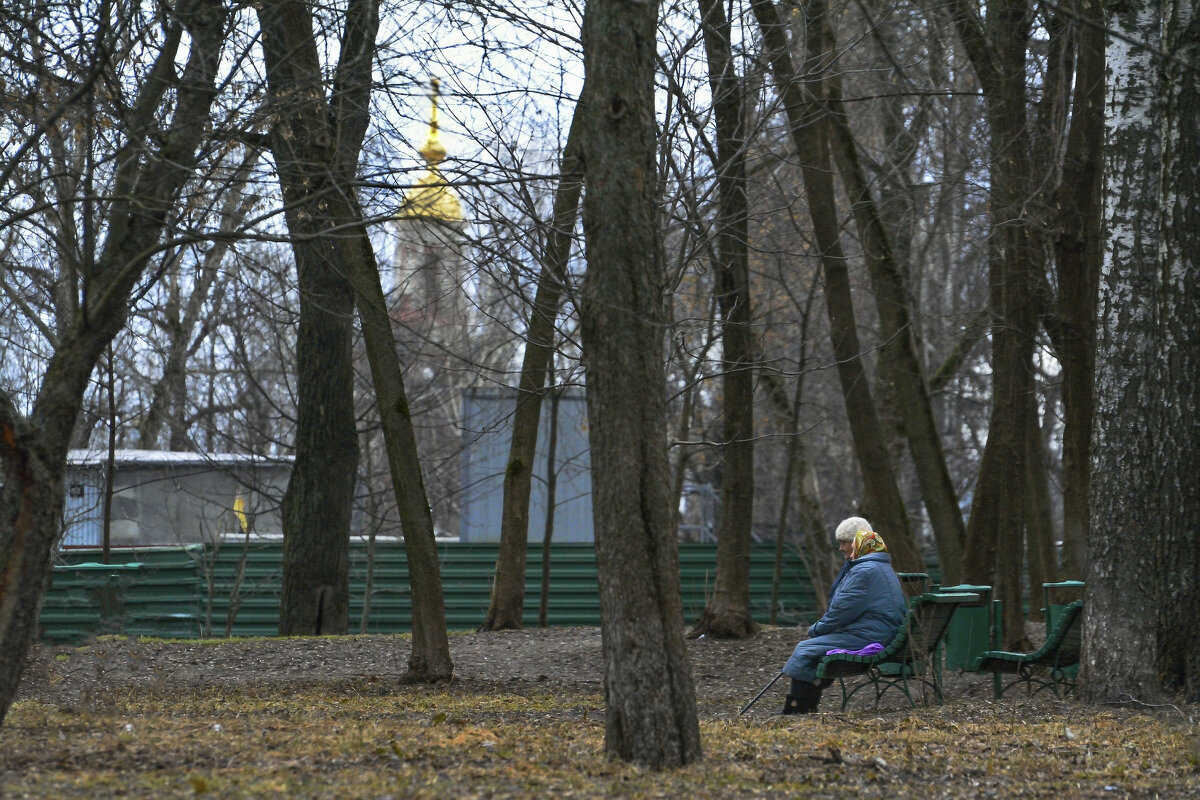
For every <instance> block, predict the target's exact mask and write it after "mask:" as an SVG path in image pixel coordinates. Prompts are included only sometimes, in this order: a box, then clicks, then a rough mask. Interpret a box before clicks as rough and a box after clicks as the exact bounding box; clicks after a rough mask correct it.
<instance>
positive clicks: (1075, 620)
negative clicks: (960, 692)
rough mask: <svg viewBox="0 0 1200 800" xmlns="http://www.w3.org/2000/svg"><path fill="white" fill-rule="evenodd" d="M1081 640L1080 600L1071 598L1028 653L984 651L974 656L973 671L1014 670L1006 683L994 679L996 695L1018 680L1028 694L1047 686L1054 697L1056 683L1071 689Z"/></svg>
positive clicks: (1081, 611) (993, 672) (999, 672)
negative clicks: (1011, 677)
mask: <svg viewBox="0 0 1200 800" xmlns="http://www.w3.org/2000/svg"><path fill="white" fill-rule="evenodd" d="M1082 642H1083V601H1082V600H1075V601H1074V602H1072V603H1070V604H1068V605H1067V607H1066V608H1065V609H1063V611H1062V613H1061V614H1060V615H1059V616H1058V619H1057V620H1056V621H1055V623H1054V628H1053V629H1052V630H1051V631H1050V633H1049V635H1048V636H1047V637H1046V641H1045V643H1044V644H1042V646H1041V647H1039V648H1038V649H1037V650H1035V651H1033V652H1032V653H1012V652H1007V651H1005V650H987V651H984V652H983V653H980V654H979V658H977V659H975V671H976V672H990V673H992V674H993V675H1000V674H1016V676H1017V677H1016V679H1015V680H1012V681H1009V683H1008V685H1007V686H1006V685H1003V684H1002V682H1000V681H997V683H996V689H995V695H996V697H997V698H999V697H1001V696H1002V695H1003V694H1004V693H1005V692H1006V691H1008V690H1009V689H1010V688H1012V687H1013V686H1016V685H1018V684H1024V685H1025V686H1026V688H1027V689H1028V690H1029V694H1037V693H1038V692H1040V691H1041V690H1042V689H1047V688H1048V689H1050V691H1052V692H1054V695H1055V696H1056V697H1058V696H1060V695H1059V687H1060V686H1062V687H1065V688H1066V689H1068V690H1071V691H1074V689H1075V674H1076V672H1078V670H1079V651H1080V647H1081V645H1082ZM1043 670H1044V672H1043ZM1035 687H1036V688H1035Z"/></svg>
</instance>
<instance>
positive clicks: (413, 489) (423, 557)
mask: <svg viewBox="0 0 1200 800" xmlns="http://www.w3.org/2000/svg"><path fill="white" fill-rule="evenodd" d="M347 196H348V197H349V198H350V199H354V196H353V195H352V194H351V195H347ZM354 213H356V215H357V217H358V219H359V220H360V227H358V228H357V229H355V230H354V231H353V232H352V235H350V236H347V237H346V241H347V243H349V244H351V245H352V246H351V247H347V248H345V250H346V252H345V260H344V263H345V264H346V265H347V267H348V269H349V272H350V277H351V280H352V283H353V287H354V292H355V297H356V302H357V305H358V313H359V317H360V318H361V320H362V329H363V342H364V344H365V345H366V349H367V360H368V362H369V363H370V367H371V384H372V386H374V388H375V403H376V405H377V407H378V409H379V420H380V423H381V425H382V427H383V439H384V448H385V450H386V451H387V459H388V468H389V470H390V472H391V475H392V489H393V491H394V492H395V495H396V508H397V510H398V512H399V515H400V527H401V530H402V531H403V532H404V552H405V554H406V555H407V557H408V575H409V581H410V582H411V584H412V626H413V631H412V649H411V650H410V651H409V657H408V670H407V671H406V672H405V674H404V675H403V676H402V678H401V680H402V682H405V683H433V682H439V681H448V680H450V678H451V676H452V674H453V671H454V664H453V662H452V661H451V659H450V641H449V638H448V635H447V632H446V604H445V598H444V595H443V594H442V582H441V566H440V563H439V561H438V553H437V540H436V538H435V535H434V530H433V513H432V512H431V511H430V508H429V499H428V497H429V496H428V493H427V492H426V491H425V482H424V478H423V477H422V475H421V462H420V460H419V459H418V457H417V437H416V432H415V431H414V429H413V424H412V415H411V413H410V412H409V406H408V397H407V395H406V393H405V391H404V375H403V370H402V368H401V365H400V357H399V355H398V354H397V352H396V341H395V338H394V337H393V334H392V319H391V316H390V315H389V314H388V307H387V300H386V298H385V297H384V294H383V286H382V284H380V282H379V267H378V265H377V264H376V262H375V252H374V250H373V249H372V246H371V240H370V239H369V238H368V237H367V233H366V230H365V229H364V228H362V227H361V220H362V211H361V210H360V209H358V206H357V202H355V204H354Z"/></svg>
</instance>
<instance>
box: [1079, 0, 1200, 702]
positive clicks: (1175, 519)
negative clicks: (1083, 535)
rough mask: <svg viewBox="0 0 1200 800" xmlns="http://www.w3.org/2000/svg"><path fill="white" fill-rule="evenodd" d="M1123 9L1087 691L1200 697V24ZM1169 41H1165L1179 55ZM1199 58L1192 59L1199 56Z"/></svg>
mask: <svg viewBox="0 0 1200 800" xmlns="http://www.w3.org/2000/svg"><path fill="white" fill-rule="evenodd" d="M1126 8H1127V12H1126V13H1124V14H1120V15H1115V16H1114V17H1113V24H1114V26H1115V28H1116V31H1117V35H1114V36H1112V37H1111V38H1110V39H1109V45H1108V63H1109V65H1110V72H1109V76H1110V84H1109V87H1108V92H1107V113H1106V120H1107V122H1106V127H1107V131H1106V133H1107V137H1106V138H1107V141H1108V144H1109V147H1108V149H1107V151H1106V156H1105V160H1106V164H1105V166H1106V170H1107V178H1108V180H1107V189H1106V196H1105V200H1106V211H1105V217H1106V222H1107V227H1108V231H1107V234H1108V235H1107V236H1106V241H1107V243H1108V250H1107V253H1106V257H1105V263H1104V269H1103V275H1102V279H1101V297H1100V313H1099V329H1098V347H1097V368H1096V410H1097V414H1096V430H1095V436H1094V439H1093V449H1092V453H1093V470H1092V494H1091V502H1092V508H1093V514H1092V528H1091V532H1090V535H1089V562H1088V573H1087V589H1086V597H1085V602H1086V604H1087V605H1086V608H1087V616H1086V618H1085V621H1084V656H1083V665H1082V670H1081V681H1082V690H1081V694H1082V696H1083V697H1084V698H1085V699H1087V700H1091V701H1093V702H1114V701H1120V700H1128V699H1133V700H1140V701H1147V700H1154V699H1156V698H1159V697H1160V696H1162V695H1163V694H1164V693H1174V692H1179V693H1181V694H1182V699H1183V700H1184V701H1185V702H1195V701H1196V700H1198V699H1200V652H1198V651H1197V648H1196V646H1195V638H1194V629H1195V620H1196V619H1197V618H1198V617H1197V615H1198V614H1200V585H1198V583H1197V575H1200V537H1198V534H1197V531H1200V485H1198V484H1197V481H1196V480H1195V475H1196V472H1197V469H1200V463H1197V454H1200V390H1198V389H1197V385H1196V379H1195V378H1196V375H1197V374H1200V291H1197V287H1200V264H1198V263H1197V253H1198V252H1200V234H1198V233H1197V231H1198V229H1200V211H1197V208H1196V206H1197V203H1200V166H1198V165H1197V162H1196V158H1195V153H1196V148H1197V147H1200V92H1198V91H1197V88H1196V80H1195V75H1194V72H1193V70H1194V66H1190V65H1194V64H1195V63H1197V61H1196V59H1197V56H1200V22H1198V21H1197V19H1196V18H1195V17H1192V18H1190V19H1188V18H1186V17H1185V16H1184V15H1183V14H1182V11H1181V9H1180V7H1178V6H1163V5H1160V4H1158V3H1152V2H1140V3H1132V4H1129V5H1128V6H1127V7H1126ZM1156 52H1165V53H1166V54H1168V55H1167V59H1166V61H1165V63H1163V62H1160V61H1159V59H1158V58H1157V57H1156ZM1189 64H1190V65H1189Z"/></svg>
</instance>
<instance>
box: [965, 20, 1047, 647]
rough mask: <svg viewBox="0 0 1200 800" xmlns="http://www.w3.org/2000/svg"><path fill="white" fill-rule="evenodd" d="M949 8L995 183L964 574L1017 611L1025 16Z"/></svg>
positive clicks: (1026, 252)
mask: <svg viewBox="0 0 1200 800" xmlns="http://www.w3.org/2000/svg"><path fill="white" fill-rule="evenodd" d="M951 8H952V12H953V17H954V24H955V28H956V29H957V30H958V34H959V37H960V38H961V39H962V41H963V44H964V46H965V48H966V51H967V54H968V56H969V58H970V60H971V64H972V66H973V67H974V69H975V74H976V75H977V77H978V78H979V82H980V85H981V86H982V89H983V97H984V103H985V108H986V115H987V123H988V136H989V144H988V146H989V167H990V177H991V184H992V186H991V194H990V207H991V221H990V223H989V224H990V230H991V239H990V244H989V254H988V271H989V303H990V306H991V310H992V375H993V378H992V411H991V416H990V419H989V423H988V438H987V446H986V447H985V449H984V454H983V458H982V461H981V463H980V466H979V476H978V478H977V480H976V486H975V499H974V502H973V504H972V507H971V518H970V523H969V524H968V526H967V539H966V548H965V553H964V571H965V577H966V580H967V581H969V582H971V583H980V584H991V583H995V584H996V585H997V593H998V595H999V597H1000V599H1001V601H1002V602H1003V603H1004V607H1005V608H1007V609H1019V608H1022V605H1023V597H1022V586H1021V563H1022V562H1023V558H1022V556H1023V554H1024V529H1023V526H1024V515H1025V509H1024V504H1023V500H1024V496H1025V491H1024V489H1025V479H1026V472H1025V447H1026V444H1025V425H1026V423H1027V421H1028V415H1027V414H1026V413H1025V403H1027V402H1030V398H1031V397H1032V394H1033V390H1034V386H1033V342H1034V335H1035V333H1036V321H1037V320H1036V303H1035V299H1036V298H1035V296H1034V287H1035V283H1036V281H1035V273H1034V264H1035V262H1036V257H1035V253H1034V252H1033V250H1034V248H1033V247H1032V246H1031V234H1030V231H1029V224H1030V220H1029V216H1030V215H1029V211H1028V207H1029V206H1030V204H1031V202H1032V197H1031V193H1030V190H1031V186H1032V184H1031V183H1030V181H1031V164H1032V161H1031V157H1032V156H1031V152H1030V149H1031V145H1030V140H1029V132H1028V125H1027V106H1028V101H1027V97H1026V91H1025V81H1026V74H1025V68H1026V65H1025V47H1026V43H1027V42H1028V39H1029V30H1030V25H1031V22H1032V12H1031V10H1030V7H1029V4H1028V3H1027V2H1026V1H1025V0H1002V1H1001V2H1000V3H994V4H989V5H988V8H987V20H986V27H985V23H983V22H981V21H980V20H979V19H978V18H977V17H976V16H975V11H974V7H968V4H967V3H965V2H962V0H955V2H954V3H953V4H952V7H951ZM1018 543H1020V544H1018ZM1024 639H1025V629H1024V616H1023V615H1022V614H1019V613H1012V612H1010V613H1009V614H1007V615H1006V617H1005V643H1006V646H1007V647H1008V648H1009V649H1015V648H1018V647H1020V646H1021V644H1022V643H1023V642H1024Z"/></svg>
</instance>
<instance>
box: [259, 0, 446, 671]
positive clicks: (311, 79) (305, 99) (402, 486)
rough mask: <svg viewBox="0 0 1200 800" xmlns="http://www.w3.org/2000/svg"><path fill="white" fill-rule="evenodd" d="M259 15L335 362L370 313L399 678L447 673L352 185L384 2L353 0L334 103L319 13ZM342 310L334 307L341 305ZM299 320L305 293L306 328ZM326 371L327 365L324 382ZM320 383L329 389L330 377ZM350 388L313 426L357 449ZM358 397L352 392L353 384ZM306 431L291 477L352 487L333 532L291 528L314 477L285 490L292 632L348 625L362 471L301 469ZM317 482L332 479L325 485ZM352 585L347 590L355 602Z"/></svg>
mask: <svg viewBox="0 0 1200 800" xmlns="http://www.w3.org/2000/svg"><path fill="white" fill-rule="evenodd" d="M259 16H260V19H261V20H262V26H263V50H264V56H265V60H266V63H267V75H268V80H270V81H271V84H270V86H271V90H272V92H273V94H274V96H275V101H276V102H277V103H281V104H282V103H283V101H284V100H285V99H286V100H290V102H288V103H287V104H286V105H282V109H281V110H280V111H279V112H278V115H277V118H278V119H279V124H277V125H276V126H275V127H274V128H273V129H272V138H271V142H272V149H273V151H274V152H275V153H276V156H275V158H276V164H277V169H278V170H279V174H280V183H281V185H282V187H283V191H284V199H285V201H287V204H288V226H289V230H291V232H292V233H293V235H296V234H304V235H303V237H302V238H298V239H296V240H294V241H293V249H294V251H295V252H296V254H297V261H298V262H299V266H301V267H302V268H303V266H304V263H305V262H304V259H311V261H310V262H309V264H308V266H309V269H310V272H309V277H310V279H311V280H312V282H313V283H312V284H311V285H316V286H321V287H324V288H327V289H328V294H327V295H326V296H331V297H333V298H334V299H335V300H336V305H334V304H333V300H331V301H330V302H329V303H328V304H327V305H326V306H324V307H322V308H320V309H311V311H313V313H314V318H315V319H317V320H318V321H323V322H328V323H329V329H328V331H327V333H328V335H329V337H330V341H332V342H333V344H332V345H331V347H336V348H337V349H338V353H339V354H338V356H337V359H336V363H329V364H328V365H327V366H326V367H325V369H327V370H330V371H332V370H334V369H341V368H342V361H341V356H340V350H341V347H342V345H341V338H340V328H339V330H338V331H334V330H332V328H333V327H334V326H335V325H334V324H335V323H336V324H337V325H340V324H341V315H342V314H345V315H346V317H345V323H346V326H347V332H348V331H349V327H348V326H349V320H350V316H349V314H350V313H352V312H353V309H354V307H355V306H357V308H358V313H359V316H360V318H361V320H362V328H363V341H364V344H365V346H366V350H367V360H368V362H369V364H370V368H371V378H372V385H373V387H374V389H375V401H376V405H377V407H378V410H379V417H380V422H381V424H382V428H383V434H384V445H385V449H386V452H387V458H388V467H389V470H390V472H391V475H392V486H393V491H394V492H395V495H396V505H397V509H398V512H399V515H400V525H401V528H402V530H403V532H404V546H405V552H406V554H407V556H408V568H409V579H410V581H411V582H412V596H413V604H412V625H413V640H412V649H411V651H410V653H409V664H408V671H407V672H406V673H405V675H404V677H403V680H404V681H406V682H418V681H419V682H430V681H441V680H449V678H450V676H451V674H452V671H453V664H452V662H451V660H450V648H449V640H448V638H447V633H446V613H445V603H444V598H443V595H442V587H441V579H440V566H439V564H438V558H437V543H436V540H435V537H434V530H433V517H432V513H431V512H430V509H429V500H428V493H427V492H426V491H425V484H424V479H423V477H422V475H421V465H420V461H419V459H418V456H417V445H416V435H415V433H414V430H413V425H412V418H411V414H410V411H409V405H408V398H407V396H406V394H405V391H404V381H403V374H402V369H401V366H400V360H399V356H398V354H397V352H396V343H395V339H394V337H393V334H392V324H391V317H390V316H389V314H388V310H387V304H386V300H385V298H384V294H383V288H382V285H381V284H380V281H379V267H378V265H377V264H376V262H375V252H374V250H373V248H372V246H371V242H370V239H369V238H368V237H367V234H366V230H365V228H364V227H363V225H364V222H363V212H362V209H361V207H360V206H359V204H358V198H357V194H356V191H355V186H354V179H355V174H356V171H357V165H358V159H359V154H360V151H361V147H362V139H363V135H364V133H365V131H366V129H367V124H368V121H369V119H368V113H367V110H368V108H369V101H370V87H371V65H372V62H373V53H374V49H375V34H376V32H377V30H378V27H379V19H378V16H377V13H376V7H375V4H374V3H373V2H370V0H356V1H355V2H352V3H351V4H350V5H348V6H347V9H346V28H345V33H344V35H343V39H342V49H341V57H340V60H339V62H338V67H337V70H336V72H335V74H334V85H333V91H332V93H331V96H330V100H329V103H328V105H326V102H325V99H324V93H323V91H322V88H321V87H322V83H321V72H320V63H319V60H318V58H317V52H316V42H315V39H314V37H313V31H312V16H311V13H310V12H309V11H308V9H307V6H305V5H303V4H302V3H298V2H294V0H275V1H274V2H268V3H265V4H263V5H262V6H261V7H260V10H259ZM280 151H282V153H283V157H282V158H281V156H280ZM302 275H303V273H302ZM343 292H345V293H348V299H349V301H350V303H351V305H350V308H349V309H345V308H343V304H344V302H345V300H346V297H344V296H343ZM302 297H303V280H302ZM334 311H336V313H331V312H334ZM303 332H304V316H303V307H302V310H301V336H303ZM334 334H337V335H336V336H334ZM345 346H346V354H345V355H346V360H345V368H346V370H347V375H346V377H345V379H344V386H343V387H338V388H339V389H341V388H344V389H346V390H347V393H348V394H349V389H350V387H351V386H352V382H351V380H350V375H349V374H348V371H349V367H350V361H349V338H348V337H347V339H346V344H345ZM299 347H300V343H298V350H297V352H298V354H299V355H300V358H301V364H302V368H303V365H304V364H305V361H304V359H305V356H304V355H303V353H302V352H301V351H300V349H299ZM310 357H311V358H313V359H314V361H316V360H318V359H319V358H327V359H331V358H332V357H333V356H332V355H328V354H327V355H325V356H321V355H319V354H316V353H313V354H310ZM318 363H319V362H318ZM326 378H327V376H321V379H322V382H323V381H324V380H325V379H326ZM322 385H324V388H325V391H332V389H333V388H334V387H330V386H328V385H325V384H323V383H322ZM303 392H304V387H303V385H302V386H301V393H302V394H301V403H302V404H301V414H300V419H299V421H300V422H303V420H304V413H303V408H304V406H303V400H304V395H303ZM342 400H343V398H342V396H341V393H340V392H339V393H338V394H337V396H336V398H331V399H330V400H327V401H326V402H325V403H319V404H315V405H313V406H312V407H311V409H310V413H312V414H314V418H313V420H312V423H311V424H312V429H313V432H314V434H315V436H314V439H315V438H316V437H317V436H319V437H325V438H328V437H332V436H334V435H335V434H337V433H338V432H339V431H341V429H342V426H343V425H344V424H346V423H348V424H349V430H350V433H351V440H350V450H352V451H353V452H354V453H356V452H357V451H356V449H355V448H356V444H357V443H356V441H354V438H353V433H354V425H353V403H352V402H351V406H350V408H349V409H348V410H347V409H343V408H342V406H341V402H342ZM349 400H350V401H352V400H353V396H352V394H350V396H349ZM298 427H299V426H298ZM301 441H303V439H302V436H301V432H300V431H299V430H298V432H297V445H298V447H297V465H296V467H295V469H294V470H293V481H292V483H296V481H297V473H302V475H301V476H300V478H299V480H301V481H305V482H311V483H312V484H329V483H340V482H342V481H345V482H346V484H347V485H346V486H344V487H342V488H341V489H340V490H339V493H338V494H336V495H335V496H334V500H337V501H338V502H341V500H342V495H341V493H340V492H342V491H344V492H347V496H346V498H345V502H346V506H345V512H344V514H345V524H344V526H343V527H342V528H341V529H340V530H338V531H336V532H330V531H326V530H320V531H318V530H312V529H310V528H309V526H310V525H311V521H310V520H303V522H304V527H303V528H301V527H293V528H291V529H288V528H287V527H286V525H287V523H288V516H287V515H288V513H289V512H291V513H295V510H298V509H301V508H303V506H302V505H301V503H300V499H303V498H305V497H314V498H315V497H319V496H320V495H318V494H316V492H315V490H316V488H318V487H317V486H315V485H313V486H309V485H305V486H302V487H301V488H302V489H304V490H307V494H300V495H299V499H296V500H292V501H290V502H291V504H290V505H289V497H291V496H292V494H293V490H292V483H290V484H289V486H288V492H287V495H285V498H284V512H285V517H284V522H285V539H284V568H285V583H284V595H283V598H282V601H281V602H282V604H283V605H284V607H283V608H281V613H280V630H281V632H284V631H285V628H284V626H285V624H287V625H288V626H289V627H290V628H292V629H293V632H295V633H320V632H322V631H323V630H324V631H328V628H329V627H330V626H331V624H332V623H331V621H330V620H329V619H328V614H329V613H332V612H337V613H339V615H340V616H339V617H338V618H337V623H338V624H339V625H340V626H341V627H342V629H343V630H342V631H340V632H345V631H344V629H345V627H346V626H347V625H348V614H346V613H345V612H344V611H343V610H342V601H341V582H342V581H347V580H348V552H349V510H350V505H349V503H350V501H351V500H352V499H353V487H354V484H353V481H354V477H355V471H354V467H353V464H351V463H348V462H349V459H350V456H351V454H352V453H351V452H342V453H341V460H340V461H339V460H334V464H335V468H337V469H339V470H340V469H342V467H339V466H336V465H338V464H342V465H344V466H348V467H349V469H348V471H346V472H345V473H344V474H343V473H341V472H338V473H336V474H330V472H331V468H330V466H329V463H328V462H329V460H330V459H329V457H328V456H327V457H326V460H325V462H324V463H322V464H320V465H318V463H317V462H316V461H313V462H310V463H308V464H306V466H305V468H304V469H303V470H302V468H301V464H300V448H299V445H300V443H301ZM338 441H339V442H340V437H339V438H338ZM317 454H318V453H317V451H314V450H310V451H309V455H310V456H314V457H315V456H316V455H317ZM320 488H321V489H322V490H327V487H320ZM335 513H336V518H333V519H331V520H330V521H329V523H328V524H329V525H330V526H332V524H333V522H337V523H338V524H341V523H342V514H343V512H342V511H341V510H340V509H339V510H337V511H336V512H335V511H333V510H327V514H329V515H330V516H331V517H333V515H334V514H335ZM292 522H293V525H298V524H299V522H300V521H299V520H296V519H293V520H292ZM290 539H294V540H295V541H294V544H293V545H292V546H291V548H289V545H288V543H289V540H290ZM289 562H290V566H291V569H292V571H293V577H292V585H291V586H290V587H289V584H288V574H287V572H286V570H287V569H288V568H289ZM348 597H349V594H348V591H347V592H346V599H347V602H348Z"/></svg>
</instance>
